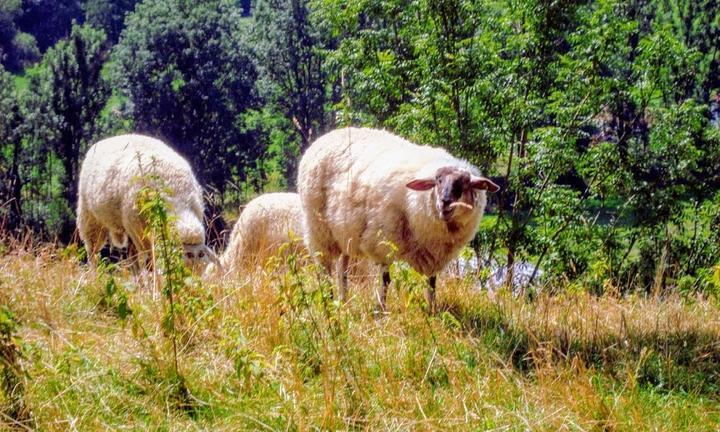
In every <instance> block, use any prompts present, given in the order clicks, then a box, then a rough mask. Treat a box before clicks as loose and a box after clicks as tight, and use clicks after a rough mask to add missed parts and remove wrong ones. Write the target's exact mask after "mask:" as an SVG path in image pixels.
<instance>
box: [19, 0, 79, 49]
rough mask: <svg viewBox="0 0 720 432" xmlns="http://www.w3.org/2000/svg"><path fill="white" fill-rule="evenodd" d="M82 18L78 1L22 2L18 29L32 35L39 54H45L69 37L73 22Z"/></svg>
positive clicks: (28, 0)
mask: <svg viewBox="0 0 720 432" xmlns="http://www.w3.org/2000/svg"><path fill="white" fill-rule="evenodd" d="M83 18H84V14H83V7H82V2H81V1H80V0H22V14H21V15H20V17H19V18H18V19H17V25H18V28H19V29H20V30H21V31H23V32H25V33H29V34H31V35H33V36H34V37H35V39H36V40H37V45H38V48H39V49H40V52H43V53H44V52H45V50H47V49H48V48H50V47H51V46H53V45H54V44H55V43H56V42H57V41H59V40H60V39H62V38H66V37H68V36H70V32H71V31H72V26H73V22H77V23H82V22H83Z"/></svg>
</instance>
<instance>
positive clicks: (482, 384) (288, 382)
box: [0, 245, 720, 430]
mask: <svg viewBox="0 0 720 432" xmlns="http://www.w3.org/2000/svg"><path fill="white" fill-rule="evenodd" d="M6 250H10V252H9V253H6V254H5V255H4V256H2V257H0V303H2V304H7V305H9V307H10V309H11V310H12V312H13V314H14V316H15V318H16V320H17V321H18V322H19V327H18V329H17V336H18V337H19V340H20V341H21V342H20V345H21V346H22V353H23V360H22V362H21V366H22V368H23V370H24V372H25V374H26V375H25V376H24V377H23V381H24V382H25V391H24V395H23V397H24V400H25V403H26V405H27V406H28V407H29V410H30V412H31V415H32V419H33V421H34V426H36V427H38V428H39V429H42V430H99V429H103V430H104V429H138V430H147V429H151V430H157V429H162V430H207V429H213V430H247V429H251V430H287V429H297V430H307V429H318V428H320V429H370V430H378V429H382V430H437V429H443V430H447V429H450V430H455V429H460V430H464V429H473V430H478V429H479V430H631V429H638V428H640V429H643V430H646V429H652V430H658V429H668V430H717V429H718V427H720V412H718V406H719V405H718V396H717V394H718V388H719V386H720V346H719V345H718V344H719V343H720V320H719V319H718V316H719V314H718V307H717V306H716V305H715V303H714V302H713V301H710V300H705V299H682V298H679V297H666V298H641V297H623V298H614V297H602V298H597V297H592V296H589V295H586V294H576V295H561V296H554V297H550V296H542V297H540V298H538V299H536V300H535V301H533V302H530V303H527V302H523V301H520V300H518V299H514V298H511V297H510V296H507V295H499V296H496V297H495V298H490V297H488V295H487V294H486V293H483V292H476V291H471V290H470V289H469V288H468V287H469V285H468V284H467V283H465V282H463V281H459V280H444V281H442V283H441V284H440V288H439V301H440V304H441V313H440V314H438V316H436V317H428V316H427V315H426V313H425V312H424V300H423V296H422V280H420V278H418V277H416V276H415V275H413V274H409V273H407V272H405V271H403V270H402V269H399V270H397V271H396V274H395V276H396V281H397V283H396V286H397V287H398V289H392V290H391V292H390V294H389V296H388V297H389V298H388V300H389V301H388V305H389V309H390V311H391V312H390V314H389V315H387V316H384V317H381V318H377V317H375V316H374V314H373V310H374V302H373V299H372V288H371V286H370V284H368V283H362V284H357V283H356V284H355V285H354V286H352V285H351V293H352V295H353V298H352V299H351V300H350V302H349V304H347V305H343V306H342V307H341V306H340V305H338V304H337V303H336V302H334V301H332V299H331V298H329V295H328V294H329V291H330V289H331V283H330V281H329V279H328V278H326V277H324V276H323V275H322V274H321V273H320V272H317V271H316V270H315V269H313V268H312V267H303V268H300V269H297V270H296V271H293V270H292V269H288V267H286V266H284V265H283V266H279V267H277V268H275V267H273V266H268V268H267V269H266V271H264V272H256V273H254V274H252V275H251V276H248V277H246V278H242V279H235V280H219V281H212V282H207V283H205V284H203V285H197V284H192V283H191V284H190V285H188V287H187V293H186V295H185V296H184V297H183V298H182V299H181V300H180V301H181V302H183V304H184V305H185V308H184V309H183V310H182V311H181V315H180V319H179V321H178V340H179V341H180V351H179V360H180V364H179V369H180V373H181V375H182V376H183V377H184V378H185V382H186V383H187V386H188V388H189V390H190V394H191V395H190V396H189V400H190V404H189V405H190V408H187V406H186V405H183V404H181V403H180V402H179V400H178V392H177V391H176V390H177V389H176V387H177V381H176V380H175V379H173V377H172V374H171V366H170V365H171V361H170V349H169V344H168V335H167V332H166V331H163V328H162V325H161V319H162V317H163V315H164V313H165V312H164V311H165V307H166V305H165V303H164V299H163V297H162V296H161V295H160V294H159V293H158V292H157V291H156V290H155V289H153V288H152V284H151V283H150V278H145V279H142V278H137V277H134V276H132V275H130V274H128V273H126V272H123V271H121V270H118V271H116V272H115V273H113V274H107V273H103V272H98V271H96V270H95V269H90V268H89V267H88V266H87V265H84V264H81V263H80V262H79V261H78V260H77V259H76V258H75V257H74V253H72V251H69V252H68V251H62V250H58V249H56V248H54V247H52V246H44V247H35V248H30V247H29V246H27V245H25V246H22V247H21V246H10V247H9V248H6ZM291 267H292V266H291ZM110 280H112V281H114V283H115V284H116V286H118V287H119V290H120V291H121V292H123V293H126V294H127V298H128V305H129V307H130V308H131V309H132V314H131V315H130V316H128V317H126V318H125V319H122V318H121V317H120V315H121V314H119V313H118V308H117V303H116V302H115V300H113V298H107V295H106V294H104V293H105V292H106V289H107V286H108V282H109V281H110ZM0 400H4V399H0ZM183 407H185V408H183ZM6 420H8V419H6ZM7 424H8V425H9V420H8V423H7ZM17 427H18V428H22V426H17Z"/></svg>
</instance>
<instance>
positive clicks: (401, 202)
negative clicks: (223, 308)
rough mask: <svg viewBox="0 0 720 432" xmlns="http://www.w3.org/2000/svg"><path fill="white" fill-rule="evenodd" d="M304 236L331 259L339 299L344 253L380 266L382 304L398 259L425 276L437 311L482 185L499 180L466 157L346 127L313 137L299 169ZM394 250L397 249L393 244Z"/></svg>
mask: <svg viewBox="0 0 720 432" xmlns="http://www.w3.org/2000/svg"><path fill="white" fill-rule="evenodd" d="M297 184H298V192H299V194H300V200H301V201H302V206H303V210H304V211H305V217H306V220H305V228H306V235H305V240H306V243H307V245H308V248H309V249H310V250H311V251H312V252H320V253H321V258H320V260H321V263H322V264H323V265H324V266H325V268H326V269H328V271H329V270H330V267H331V263H332V261H334V260H335V259H336V258H339V259H338V260H337V273H338V285H339V291H340V298H341V299H342V300H344V299H345V297H346V290H347V272H346V269H347V263H348V259H349V257H366V258H368V259H369V260H371V261H374V262H376V263H379V264H381V266H382V291H381V292H380V293H379V295H378V302H379V306H380V308H381V310H385V299H386V296H387V287H388V285H389V283H390V273H389V271H388V267H389V265H390V264H391V263H392V261H393V260H394V259H401V260H404V261H406V262H407V263H408V264H410V265H411V266H412V267H413V268H414V269H415V270H417V271H419V272H420V273H422V274H424V275H426V276H429V277H430V279H429V287H428V288H427V289H426V298H427V301H428V306H429V307H430V311H431V313H432V312H434V310H435V280H436V276H435V275H436V274H437V273H438V272H439V271H440V270H442V268H443V267H444V266H445V265H446V264H447V263H448V262H449V261H450V260H451V259H452V258H454V257H455V256H456V255H457V254H458V252H459V251H460V249H461V248H462V247H463V246H464V245H465V244H466V243H467V242H468V241H470V240H471V239H472V238H473V236H474V235H475V232H476V231H477V228H478V225H479V223H480V218H481V217H482V214H483V211H484V209H485V201H486V198H485V191H486V190H489V191H490V192H496V191H497V190H498V186H497V185H496V184H495V183H493V182H492V181H490V180H489V179H487V178H485V177H480V176H479V174H478V170H477V169H476V168H475V167H473V166H472V165H471V164H469V163H468V162H466V161H464V160H460V159H457V158H455V157H453V156H452V155H450V154H449V153H448V152H446V151H445V150H442V149H438V148H432V147H427V146H419V145H415V144H412V143H410V142H409V141H406V140H404V139H403V138H400V137H398V136H395V135H393V134H391V133H389V132H386V131H381V130H374V129H358V128H346V129H339V130H335V131H333V132H330V133H328V134H326V135H324V136H322V137H320V138H318V139H317V141H315V142H314V143H313V144H312V145H311V146H310V147H309V148H308V150H307V151H306V152H305V154H304V155H303V157H302V159H301V161H300V167H299V174H298V182H297ZM395 248H396V249H395Z"/></svg>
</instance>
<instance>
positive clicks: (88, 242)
mask: <svg viewBox="0 0 720 432" xmlns="http://www.w3.org/2000/svg"><path fill="white" fill-rule="evenodd" d="M149 174H152V175H156V176H157V177H158V178H159V179H160V180H161V181H162V182H163V187H166V188H167V189H168V192H169V193H168V196H167V197H166V200H167V203H168V205H169V207H170V210H171V211H172V212H173V213H174V215H175V218H176V219H175V228H176V229H177V232H178V235H179V238H180V240H181V241H182V244H183V248H184V249H185V256H186V257H187V258H188V259H189V260H191V261H195V260H201V261H207V260H213V261H217V257H216V256H215V254H214V253H213V252H212V250H210V248H208V247H207V246H206V245H205V228H204V225H203V198H202V189H201V188H200V185H199V184H198V182H197V180H196V179H195V176H194V175H193V172H192V169H191V168H190V165H189V164H188V162H187V161H186V160H185V159H183V158H182V156H180V155H179V154H177V153H176V152H175V151H174V150H173V149H171V148H170V147H168V146H167V145H165V144H164V143H163V142H162V141H160V140H157V139H155V138H151V137H147V136H143V135H132V134H131V135H119V136H116V137H112V138H108V139H105V140H102V141H99V142H97V143H95V144H94V145H93V146H92V147H90V149H89V150H88V151H87V154H86V155H85V159H84V160H83V163H82V167H81V168H80V180H79V186H78V208H77V227H78V230H79V232H80V239H81V240H82V241H83V242H84V243H85V249H86V250H87V253H88V257H89V258H90V259H91V260H92V261H95V259H96V254H97V252H98V251H99V250H100V248H102V246H103V245H104V244H105V243H106V242H107V240H108V236H109V239H110V241H111V243H112V245H113V246H115V247H125V246H128V238H129V240H130V241H131V242H132V245H133V246H134V247H135V248H136V249H137V252H138V254H139V257H140V262H141V263H142V262H143V261H144V260H145V256H146V254H147V252H148V251H149V250H150V248H151V244H150V241H149V239H148V238H147V236H146V235H145V227H146V223H145V221H144V220H143V218H142V217H141V215H140V211H139V209H138V197H139V193H140V190H141V189H142V188H143V182H142V178H143V177H144V176H146V175H149Z"/></svg>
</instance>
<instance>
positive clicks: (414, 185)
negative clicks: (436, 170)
mask: <svg viewBox="0 0 720 432" xmlns="http://www.w3.org/2000/svg"><path fill="white" fill-rule="evenodd" d="M405 186H407V187H409V188H410V189H412V190H416V191H426V190H430V189H432V188H434V187H435V179H433V178H425V179H415V180H413V181H411V182H410V183H408V184H406V185H405Z"/></svg>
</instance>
